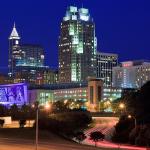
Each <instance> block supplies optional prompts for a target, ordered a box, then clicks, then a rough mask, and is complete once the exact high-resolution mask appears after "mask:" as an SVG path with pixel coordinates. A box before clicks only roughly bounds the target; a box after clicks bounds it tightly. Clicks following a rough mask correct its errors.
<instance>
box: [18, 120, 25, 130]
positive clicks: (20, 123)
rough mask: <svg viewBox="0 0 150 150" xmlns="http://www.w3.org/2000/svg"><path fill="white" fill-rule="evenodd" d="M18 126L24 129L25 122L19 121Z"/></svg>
mask: <svg viewBox="0 0 150 150" xmlns="http://www.w3.org/2000/svg"><path fill="white" fill-rule="evenodd" d="M19 125H20V128H24V126H25V125H26V120H25V119H21V120H19Z"/></svg>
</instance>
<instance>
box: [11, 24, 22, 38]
mask: <svg viewBox="0 0 150 150" xmlns="http://www.w3.org/2000/svg"><path fill="white" fill-rule="evenodd" d="M9 39H10V40H12V39H16V40H19V39H20V36H19V34H18V32H17V30H16V25H15V23H14V26H13V29H12V32H11V34H10V37H9Z"/></svg>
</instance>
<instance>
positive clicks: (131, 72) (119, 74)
mask: <svg viewBox="0 0 150 150" xmlns="http://www.w3.org/2000/svg"><path fill="white" fill-rule="evenodd" d="M149 80H150V62H149V61H143V60H139V61H127V62H122V63H121V64H120V66H117V67H114V68H113V86H114V87H120V88H134V89H135V88H140V87H141V86H142V85H143V84H145V83H146V82H147V81H149Z"/></svg>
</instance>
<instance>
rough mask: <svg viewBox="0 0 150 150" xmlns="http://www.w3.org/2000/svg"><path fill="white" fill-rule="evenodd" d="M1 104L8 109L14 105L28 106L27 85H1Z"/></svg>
mask: <svg viewBox="0 0 150 150" xmlns="http://www.w3.org/2000/svg"><path fill="white" fill-rule="evenodd" d="M0 104H2V105H5V106H7V107H10V106H11V105H13V104H16V105H18V106H22V105H24V104H28V98H27V85H26V84H24V83H19V84H6V85H0Z"/></svg>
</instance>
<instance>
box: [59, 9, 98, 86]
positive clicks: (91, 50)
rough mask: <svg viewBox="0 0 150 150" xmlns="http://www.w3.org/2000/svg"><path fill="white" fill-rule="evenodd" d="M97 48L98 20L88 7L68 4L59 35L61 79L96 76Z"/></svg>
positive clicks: (65, 81)
mask: <svg viewBox="0 0 150 150" xmlns="http://www.w3.org/2000/svg"><path fill="white" fill-rule="evenodd" d="M96 49H97V40H96V37H95V24H94V22H93V19H92V18H91V16H90V14H89V10H88V9H85V8H80V9H78V8H77V7H74V6H70V7H68V9H67V11H66V15H65V17H64V18H63V21H62V22H61V29H60V36H59V82H60V83H67V82H81V81H86V80H87V78H88V77H96Z"/></svg>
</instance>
